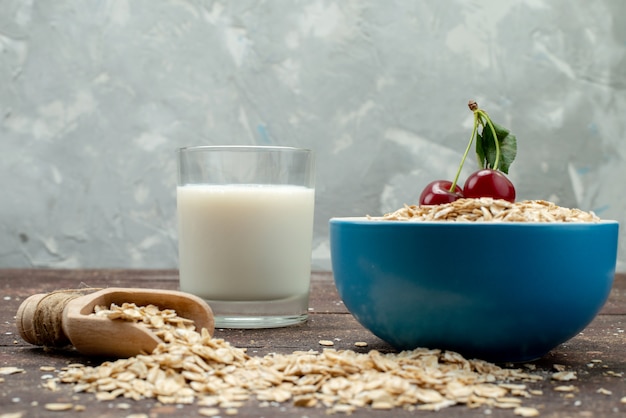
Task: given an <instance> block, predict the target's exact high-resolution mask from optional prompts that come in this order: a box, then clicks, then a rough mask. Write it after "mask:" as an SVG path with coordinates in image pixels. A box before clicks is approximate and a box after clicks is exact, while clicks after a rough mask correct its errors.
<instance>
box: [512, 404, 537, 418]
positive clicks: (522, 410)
mask: <svg viewBox="0 0 626 418" xmlns="http://www.w3.org/2000/svg"><path fill="white" fill-rule="evenodd" d="M513 413H514V414H515V415H519V416H522V417H538V416H539V410H537V409H536V408H529V407H526V406H518V407H517V408H515V409H514V410H513Z"/></svg>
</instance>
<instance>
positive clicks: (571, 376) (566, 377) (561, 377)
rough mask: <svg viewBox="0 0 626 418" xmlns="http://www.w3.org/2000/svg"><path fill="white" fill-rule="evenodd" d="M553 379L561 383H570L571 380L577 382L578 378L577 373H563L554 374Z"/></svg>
mask: <svg viewBox="0 0 626 418" xmlns="http://www.w3.org/2000/svg"><path fill="white" fill-rule="evenodd" d="M552 379H553V380H558V381H560V382H568V381H570V380H576V379H578V377H577V376H576V372H565V371H561V372H556V373H554V374H552Z"/></svg>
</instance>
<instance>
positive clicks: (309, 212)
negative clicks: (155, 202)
mask: <svg viewBox="0 0 626 418" xmlns="http://www.w3.org/2000/svg"><path fill="white" fill-rule="evenodd" d="M177 157H178V187H177V209H178V235H179V236H178V238H179V246H178V249H179V269H180V289H181V290H182V291H185V292H189V293H192V294H195V295H197V296H200V297H202V298H203V299H205V300H206V301H207V302H208V303H209V305H210V306H211V308H212V309H213V313H214V315H215V326H216V328H272V327H281V326H286V325H291V324H297V323H300V322H303V321H305V320H306V318H307V312H308V303H309V284H310V277H311V245H312V235H313V208H314V200H315V189H314V184H315V161H314V155H313V152H312V151H311V150H307V149H301V148H290V147H273V146H272V147H265V146H198V147H187V148H181V149H179V150H178V151H177Z"/></svg>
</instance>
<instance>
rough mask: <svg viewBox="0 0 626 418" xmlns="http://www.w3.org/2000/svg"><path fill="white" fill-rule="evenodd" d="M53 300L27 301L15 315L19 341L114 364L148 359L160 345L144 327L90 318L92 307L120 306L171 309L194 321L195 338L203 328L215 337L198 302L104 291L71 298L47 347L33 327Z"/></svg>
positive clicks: (167, 293)
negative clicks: (136, 357) (64, 348)
mask: <svg viewBox="0 0 626 418" xmlns="http://www.w3.org/2000/svg"><path fill="white" fill-rule="evenodd" d="M58 293H63V292H58ZM52 294H53V293H50V294H37V295H33V296H30V297H29V298H28V299H26V300H25V301H24V302H22V304H21V305H20V307H19V309H18V311H17V316H16V322H17V328H18V330H19V332H20V335H21V336H22V338H23V339H24V340H26V341H27V342H29V343H31V344H35V345H48V346H66V345H68V344H70V343H71V345H73V346H74V347H75V348H76V349H77V350H78V351H79V352H80V353H83V354H86V355H95V356H106V357H117V358H127V357H132V356H134V355H137V354H141V353H151V352H152V351H153V350H154V349H155V348H156V346H157V345H158V344H159V343H161V342H162V340H160V339H159V338H158V337H157V336H156V335H155V334H154V333H153V332H152V331H150V330H149V329H148V328H147V327H145V326H142V325H141V324H136V323H133V322H129V321H121V320H111V319H109V318H106V317H100V316H95V315H91V314H93V313H94V308H95V306H96V305H103V306H106V307H107V308H108V307H110V306H111V304H113V303H115V304H116V305H122V304H123V303H125V302H126V303H134V304H136V305H137V306H145V305H150V304H152V305H155V306H157V307H158V308H159V309H173V310H175V311H176V314H177V315H178V316H180V317H182V318H187V319H191V320H192V321H194V325H195V327H196V330H197V331H198V332H199V331H200V330H201V329H202V328H206V329H207V330H208V331H209V333H210V334H211V335H213V331H214V323H213V312H212V311H211V308H210V307H209V305H208V304H207V303H206V302H205V301H204V300H202V299H200V298H199V297H196V296H194V295H190V294H187V293H184V292H177V291H172V290H153V289H132V288H107V289H103V290H99V291H96V292H93V293H89V294H86V295H83V296H78V297H75V298H73V299H71V300H69V302H67V303H65V304H64V306H62V307H58V308H56V312H55V314H54V315H55V316H54V318H53V320H52V323H53V324H54V325H55V326H56V327H57V328H58V332H57V338H55V341H50V338H49V335H47V336H46V337H43V334H49V333H48V331H49V330H48V329H45V330H43V332H42V329H41V325H40V324H39V322H37V321H40V320H41V315H42V312H41V302H42V301H43V300H44V299H45V298H46V297H48V296H50V295H52ZM61 309H62V311H61ZM48 318H50V315H48ZM48 322H51V321H48ZM59 322H60V324H59Z"/></svg>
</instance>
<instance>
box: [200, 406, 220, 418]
mask: <svg viewBox="0 0 626 418" xmlns="http://www.w3.org/2000/svg"><path fill="white" fill-rule="evenodd" d="M198 414H199V415H202V416H203V417H215V416H217V415H219V414H220V410H219V409H218V408H200V409H198Z"/></svg>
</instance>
